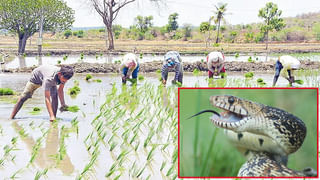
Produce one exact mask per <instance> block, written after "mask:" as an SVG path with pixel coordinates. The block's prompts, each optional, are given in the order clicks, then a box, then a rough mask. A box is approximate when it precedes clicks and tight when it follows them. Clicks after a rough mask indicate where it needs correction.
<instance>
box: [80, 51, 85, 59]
mask: <svg viewBox="0 0 320 180" xmlns="http://www.w3.org/2000/svg"><path fill="white" fill-rule="evenodd" d="M83 59H84V53H83V52H82V53H80V60H83Z"/></svg>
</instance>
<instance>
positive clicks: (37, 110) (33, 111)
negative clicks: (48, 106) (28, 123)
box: [29, 107, 41, 115]
mask: <svg viewBox="0 0 320 180" xmlns="http://www.w3.org/2000/svg"><path fill="white" fill-rule="evenodd" d="M40 113H41V109H40V108H39V107H34V108H33V109H32V111H30V112H29V114H32V115H38V114H40Z"/></svg>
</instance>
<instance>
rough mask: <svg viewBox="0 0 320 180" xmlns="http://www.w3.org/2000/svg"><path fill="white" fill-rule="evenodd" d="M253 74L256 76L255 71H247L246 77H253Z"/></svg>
mask: <svg viewBox="0 0 320 180" xmlns="http://www.w3.org/2000/svg"><path fill="white" fill-rule="evenodd" d="M253 76H254V74H253V72H247V73H245V74H244V77H245V78H253Z"/></svg>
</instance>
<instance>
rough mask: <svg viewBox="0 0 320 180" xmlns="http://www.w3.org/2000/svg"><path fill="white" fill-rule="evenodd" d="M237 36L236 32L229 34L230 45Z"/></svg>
mask: <svg viewBox="0 0 320 180" xmlns="http://www.w3.org/2000/svg"><path fill="white" fill-rule="evenodd" d="M237 35H238V32H237V31H231V32H230V40H231V42H232V43H234V40H235V39H236V37H237Z"/></svg>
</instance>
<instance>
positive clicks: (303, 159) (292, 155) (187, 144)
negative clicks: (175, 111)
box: [178, 88, 319, 178]
mask: <svg viewBox="0 0 320 180" xmlns="http://www.w3.org/2000/svg"><path fill="white" fill-rule="evenodd" d="M318 97H319V96H318V88H299V89H298V88H254V89H252V88H179V123H178V124H179V157H178V160H179V163H178V165H179V170H178V176H179V177H180V178H191V177H192V178H209V177H210V178H213V177H229V178H230V177H264V178H267V177H314V178H316V177H318V172H317V170H318V167H317V165H318V133H319V132H318V104H319V101H318Z"/></svg>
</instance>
